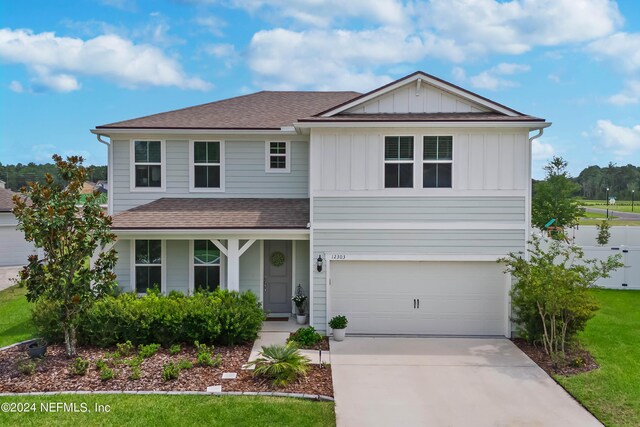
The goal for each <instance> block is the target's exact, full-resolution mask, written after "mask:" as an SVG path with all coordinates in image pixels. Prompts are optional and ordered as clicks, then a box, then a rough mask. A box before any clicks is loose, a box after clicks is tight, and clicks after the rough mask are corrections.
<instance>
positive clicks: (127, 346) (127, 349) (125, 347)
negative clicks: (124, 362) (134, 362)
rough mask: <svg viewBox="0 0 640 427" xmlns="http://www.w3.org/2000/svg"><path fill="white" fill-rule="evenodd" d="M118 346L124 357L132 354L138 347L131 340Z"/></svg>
mask: <svg viewBox="0 0 640 427" xmlns="http://www.w3.org/2000/svg"><path fill="white" fill-rule="evenodd" d="M116 348H117V349H118V353H119V354H120V355H121V356H123V357H127V356H131V355H132V354H133V352H134V351H135V349H136V348H135V346H134V345H133V344H132V343H131V341H129V340H127V342H125V343H118V344H116Z"/></svg>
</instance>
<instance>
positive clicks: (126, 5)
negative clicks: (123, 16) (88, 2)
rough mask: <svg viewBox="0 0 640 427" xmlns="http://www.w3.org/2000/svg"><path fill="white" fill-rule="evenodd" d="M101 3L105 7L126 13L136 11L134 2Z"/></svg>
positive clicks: (131, 0)
mask: <svg viewBox="0 0 640 427" xmlns="http://www.w3.org/2000/svg"><path fill="white" fill-rule="evenodd" d="M101 2H102V4H104V5H106V6H111V7H114V8H116V9H120V10H126V11H128V12H135V11H136V10H137V9H138V5H137V4H136V2H135V0H101Z"/></svg>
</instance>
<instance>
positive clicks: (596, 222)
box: [580, 218, 640, 227]
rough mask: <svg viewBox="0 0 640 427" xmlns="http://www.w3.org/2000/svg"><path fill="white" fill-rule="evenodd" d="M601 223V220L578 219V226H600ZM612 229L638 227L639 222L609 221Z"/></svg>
mask: <svg viewBox="0 0 640 427" xmlns="http://www.w3.org/2000/svg"><path fill="white" fill-rule="evenodd" d="M601 222H602V220H601V219H588V218H587V219H580V225H600V223H601ZM609 225H610V226H612V227H616V226H622V225H633V226H636V227H637V226H640V221H628V220H620V219H616V220H614V221H611V223H610V224H609Z"/></svg>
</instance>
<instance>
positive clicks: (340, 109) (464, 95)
mask: <svg viewBox="0 0 640 427" xmlns="http://www.w3.org/2000/svg"><path fill="white" fill-rule="evenodd" d="M418 79H420V80H422V81H424V82H425V83H428V84H430V85H432V86H435V87H437V88H438V89H440V90H444V91H446V92H449V93H452V94H454V95H456V96H459V97H461V98H464V99H467V100H469V101H471V102H473V103H476V104H479V105H482V106H484V107H487V108H489V109H491V110H494V111H498V112H500V113H503V114H506V115H507V116H512V117H515V116H518V114H517V113H515V112H514V111H512V110H510V109H508V108H505V107H503V106H501V105H498V104H496V103H494V102H492V101H489V100H487V99H483V98H480V97H479V96H476V95H473V94H471V93H469V92H466V91H464V90H460V89H458V88H456V87H454V86H451V85H449V84H446V83H444V82H442V81H439V80H435V79H433V78H431V77H429V76H427V75H426V74H422V73H418V74H415V75H413V76H410V77H408V78H406V79H403V80H400V81H398V82H396V83H395V84H392V85H390V86H387V87H385V88H384V89H381V90H377V91H374V92H372V93H370V94H369V95H367V96H365V97H363V98H358V99H356V100H354V101H351V102H349V103H348V104H345V105H343V106H341V107H338V108H334V109H333V110H330V111H327V112H326V113H324V114H322V115H321V117H331V116H333V115H336V114H339V113H341V112H343V111H346V110H348V109H350V108H353V107H356V106H358V105H360V104H364V103H365V102H367V101H370V100H372V99H374V98H377V97H379V96H381V95H384V94H385V93H389V92H391V91H394V90H396V89H398V88H400V87H402V86H405V85H406V84H408V83H411V82H414V81H416V80H418Z"/></svg>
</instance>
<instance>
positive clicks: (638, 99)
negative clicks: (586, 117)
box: [607, 80, 640, 106]
mask: <svg viewBox="0 0 640 427" xmlns="http://www.w3.org/2000/svg"><path fill="white" fill-rule="evenodd" d="M607 101H608V102H609V103H611V104H614V105H621V106H624V105H630V104H638V103H640V80H629V81H627V83H626V85H625V89H624V90H623V91H622V92H620V93H617V94H615V95H612V96H610V97H609V98H608V99H607Z"/></svg>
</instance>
